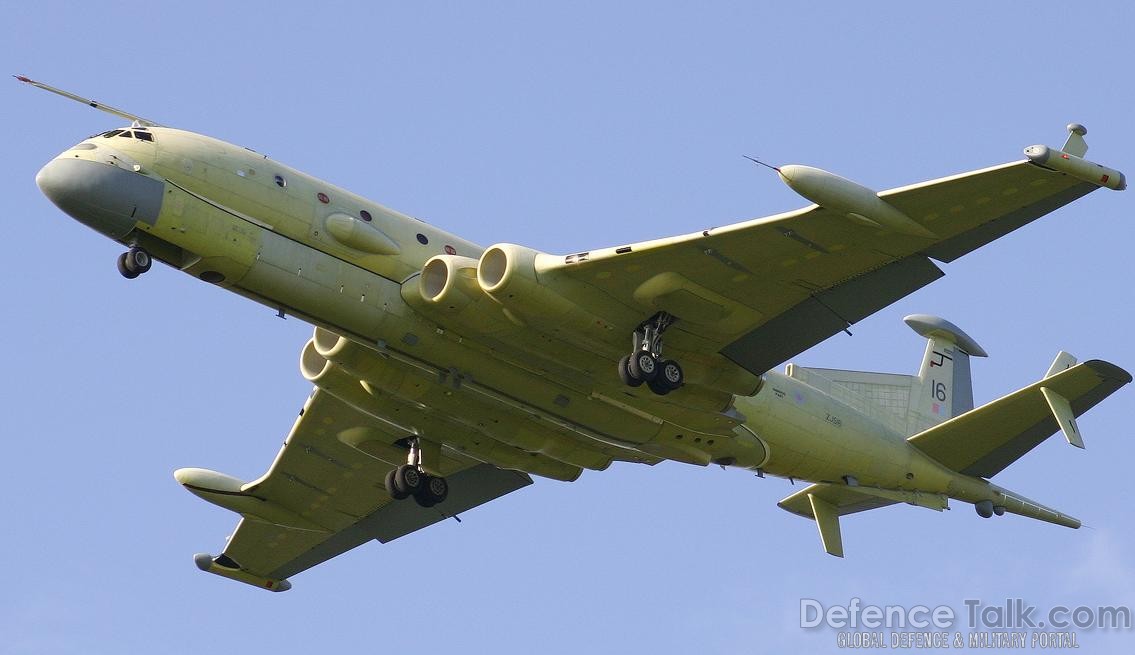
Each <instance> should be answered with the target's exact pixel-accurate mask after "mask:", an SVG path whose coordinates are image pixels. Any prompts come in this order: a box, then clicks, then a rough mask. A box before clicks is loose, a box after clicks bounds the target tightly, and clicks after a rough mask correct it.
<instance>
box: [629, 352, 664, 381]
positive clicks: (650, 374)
mask: <svg viewBox="0 0 1135 655" xmlns="http://www.w3.org/2000/svg"><path fill="white" fill-rule="evenodd" d="M627 371H628V372H629V373H630V374H631V377H633V378H637V379H639V380H642V381H643V382H650V381H651V380H653V379H654V378H656V377H658V359H657V358H655V356H654V355H652V354H651V353H648V352H646V351H645V350H640V351H638V352H636V353H635V354H633V355H631V358H630V362H628V363H627Z"/></svg>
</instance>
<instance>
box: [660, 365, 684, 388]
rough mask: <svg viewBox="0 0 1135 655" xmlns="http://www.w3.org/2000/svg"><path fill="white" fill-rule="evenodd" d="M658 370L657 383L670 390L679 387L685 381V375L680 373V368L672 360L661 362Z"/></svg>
mask: <svg viewBox="0 0 1135 655" xmlns="http://www.w3.org/2000/svg"><path fill="white" fill-rule="evenodd" d="M659 369H660V370H659V373H658V381H659V382H661V383H663V384H665V385H666V386H667V387H670V389H671V390H674V389H677V388H679V387H681V386H682V384H684V383H685V381H686V374H685V373H684V372H683V371H682V367H681V366H679V365H678V362H676V361H674V360H672V359H667V360H666V361H664V362H662V365H661V366H660V367H659Z"/></svg>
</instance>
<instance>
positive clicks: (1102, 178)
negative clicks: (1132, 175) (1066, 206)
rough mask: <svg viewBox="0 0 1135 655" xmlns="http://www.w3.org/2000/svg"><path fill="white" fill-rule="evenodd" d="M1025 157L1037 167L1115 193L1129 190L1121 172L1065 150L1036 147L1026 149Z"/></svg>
mask: <svg viewBox="0 0 1135 655" xmlns="http://www.w3.org/2000/svg"><path fill="white" fill-rule="evenodd" d="M1025 156H1026V157H1028V158H1029V161H1031V162H1032V163H1034V164H1036V165H1037V166H1043V167H1044V168H1050V169H1052V170H1054V171H1058V172H1060V173H1064V174H1066V175H1071V176H1072V177H1074V178H1076V179H1078V180H1083V181H1084V182H1088V183H1090V184H1095V185H1096V186H1101V187H1107V188H1108V189H1112V190H1113V191H1123V190H1124V189H1126V188H1127V177H1126V176H1125V175H1124V174H1123V173H1122V172H1121V171H1117V170H1115V169H1114V168H1108V167H1107V166H1101V165H1099V164H1097V163H1094V162H1091V161H1088V160H1087V159H1083V158H1081V157H1078V156H1076V155H1074V154H1072V153H1067V152H1064V151H1063V150H1056V149H1053V148H1049V147H1048V146H1044V145H1035V146H1029V147H1028V148H1025Z"/></svg>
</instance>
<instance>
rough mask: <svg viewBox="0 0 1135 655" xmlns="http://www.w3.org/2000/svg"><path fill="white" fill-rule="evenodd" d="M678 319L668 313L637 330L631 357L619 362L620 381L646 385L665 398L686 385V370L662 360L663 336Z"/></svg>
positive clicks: (656, 315)
mask: <svg viewBox="0 0 1135 655" xmlns="http://www.w3.org/2000/svg"><path fill="white" fill-rule="evenodd" d="M677 320H678V319H677V318H676V317H674V316H673V315H671V314H667V313H666V312H659V313H657V314H655V315H654V316H652V317H650V318H649V319H647V320H646V321H644V322H643V323H642V325H640V326H639V327H638V329H637V330H635V331H634V335H633V337H632V343H633V347H632V350H631V354H630V355H627V356H626V357H623V358H622V359H621V360H619V379H620V380H622V381H623V383H624V384H626V385H627V386H631V387H637V386H639V385H641V384H643V383H644V382H645V383H646V385H647V386H648V387H650V390H651V391H653V392H654V393H656V394H658V395H659V396H665V395H666V394H668V393H670V392H671V391H673V390H675V389H677V388H679V387H681V386H682V384H683V383H684V382H685V379H686V378H685V374H684V373H683V372H682V367H681V366H679V365H678V362H675V361H674V360H672V359H662V333H663V332H665V331H666V329H667V328H668V327H670V326H671V325H673V324H674V323H675V322H676V321H677Z"/></svg>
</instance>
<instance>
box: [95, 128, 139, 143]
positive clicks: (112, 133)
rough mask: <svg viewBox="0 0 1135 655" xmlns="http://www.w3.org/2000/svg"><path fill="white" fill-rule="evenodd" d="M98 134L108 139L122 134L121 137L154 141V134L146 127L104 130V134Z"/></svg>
mask: <svg viewBox="0 0 1135 655" xmlns="http://www.w3.org/2000/svg"><path fill="white" fill-rule="evenodd" d="M98 136H101V137H106V138H107V139H109V138H111V137H115V136H120V137H124V138H127V139H131V138H133V139H138V140H140V141H149V142H150V143H153V142H154V135H153V134H152V133H150V132H147V131H146V129H145V128H142V129H135V130H134V131H130V130H111V131H109V132H103V133H102V134H99V135H98ZM92 138H94V137H92Z"/></svg>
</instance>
